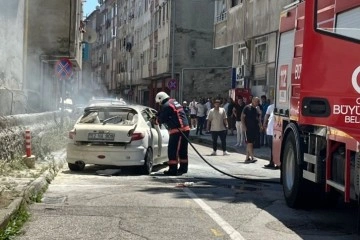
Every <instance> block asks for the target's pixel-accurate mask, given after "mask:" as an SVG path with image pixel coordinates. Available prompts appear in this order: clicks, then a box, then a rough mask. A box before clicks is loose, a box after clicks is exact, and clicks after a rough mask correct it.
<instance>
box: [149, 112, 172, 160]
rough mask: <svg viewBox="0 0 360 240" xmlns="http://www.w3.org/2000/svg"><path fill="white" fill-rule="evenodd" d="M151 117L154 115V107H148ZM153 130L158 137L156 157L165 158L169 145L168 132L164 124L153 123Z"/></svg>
mask: <svg viewBox="0 0 360 240" xmlns="http://www.w3.org/2000/svg"><path fill="white" fill-rule="evenodd" d="M148 111H149V113H150V115H151V117H153V116H156V114H157V111H156V110H155V109H152V108H149V109H148ZM153 128H154V130H155V131H156V133H157V134H158V136H159V138H158V140H157V146H158V149H157V155H156V157H158V158H167V150H168V145H169V132H168V130H167V129H166V127H165V126H164V124H161V125H154V126H153ZM154 156H155V155H154Z"/></svg>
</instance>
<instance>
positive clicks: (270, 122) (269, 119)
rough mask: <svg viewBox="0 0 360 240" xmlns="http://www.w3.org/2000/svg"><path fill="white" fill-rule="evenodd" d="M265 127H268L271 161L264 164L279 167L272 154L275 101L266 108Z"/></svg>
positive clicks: (268, 166) (266, 166)
mask: <svg viewBox="0 0 360 240" xmlns="http://www.w3.org/2000/svg"><path fill="white" fill-rule="evenodd" d="M270 101H271V100H270ZM264 129H266V137H267V143H268V146H269V147H270V162H269V164H266V165H264V167H265V168H274V169H279V167H278V166H276V165H275V164H274V160H273V154H272V142H273V135H274V104H273V103H272V104H270V105H269V107H268V108H267V110H266V114H265V119H264Z"/></svg>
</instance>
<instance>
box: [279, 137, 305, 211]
mask: <svg viewBox="0 0 360 240" xmlns="http://www.w3.org/2000/svg"><path fill="white" fill-rule="evenodd" d="M297 156H298V154H297V149H296V143H295V136H294V134H293V133H292V132H291V133H290V134H289V135H288V136H287V138H286V141H285V147H284V153H283V160H282V164H281V165H282V171H281V174H282V179H283V192H284V196H285V200H286V204H287V205H288V206H289V207H291V208H296V207H300V206H302V204H303V202H302V199H303V198H304V197H305V195H306V193H305V192H304V185H305V182H304V179H303V178H302V168H301V165H299V164H298V159H297V158H298V157H297Z"/></svg>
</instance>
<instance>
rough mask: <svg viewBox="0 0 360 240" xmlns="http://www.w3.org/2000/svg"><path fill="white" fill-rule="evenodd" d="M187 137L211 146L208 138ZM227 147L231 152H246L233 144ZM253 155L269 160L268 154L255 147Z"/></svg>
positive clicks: (192, 140)
mask: <svg viewBox="0 0 360 240" xmlns="http://www.w3.org/2000/svg"><path fill="white" fill-rule="evenodd" d="M189 139H190V140H191V142H192V143H194V142H195V143H197V144H200V145H204V146H212V140H210V139H204V138H200V137H196V136H190V137H189ZM218 146H219V147H220V146H221V145H220V144H219V143H218ZM227 149H228V150H231V151H233V152H237V153H241V154H244V155H245V154H246V152H245V151H246V149H245V148H236V147H233V146H227ZM254 157H256V158H260V159H264V160H270V156H268V155H265V154H264V153H262V152H259V151H256V149H254Z"/></svg>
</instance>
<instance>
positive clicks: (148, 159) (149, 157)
mask: <svg viewBox="0 0 360 240" xmlns="http://www.w3.org/2000/svg"><path fill="white" fill-rule="evenodd" d="M153 164H154V159H153V152H152V149H150V148H149V149H148V150H147V151H146V154H145V163H144V165H143V166H142V167H141V168H142V169H141V173H142V174H146V175H149V174H150V173H151V172H152V168H153Z"/></svg>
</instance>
